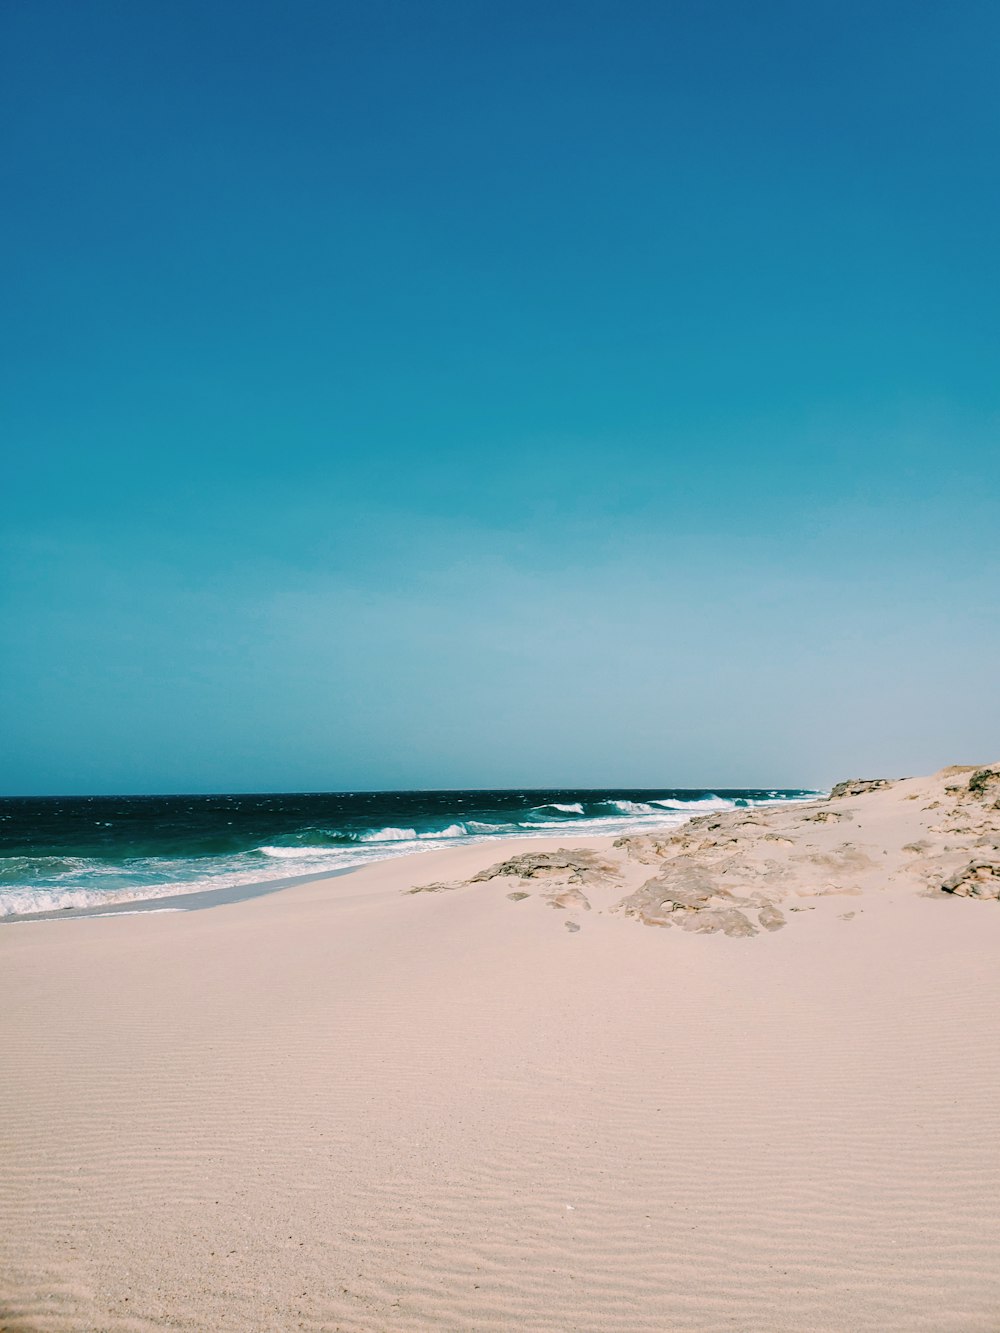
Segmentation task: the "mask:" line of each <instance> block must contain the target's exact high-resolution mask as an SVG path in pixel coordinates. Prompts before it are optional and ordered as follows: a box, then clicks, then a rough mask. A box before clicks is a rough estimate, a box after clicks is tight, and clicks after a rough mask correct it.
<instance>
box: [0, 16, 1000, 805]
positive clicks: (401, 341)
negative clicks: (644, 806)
mask: <svg viewBox="0 0 1000 1333" xmlns="http://www.w3.org/2000/svg"><path fill="white" fill-rule="evenodd" d="M998 57H1000V6H998V5H997V4H996V3H995V0H984V2H983V3H979V2H977V0H965V2H963V0H957V2H952V3H945V0H939V3H925V2H924V0H903V2H902V3H892V2H887V3H883V2H881V0H874V2H873V0H863V2H861V3H855V0H837V2H835V3H825V2H823V0H808V3H803V2H802V0H794V3H782V2H768V0H760V2H759V3H755V2H750V3H747V0H729V2H726V0H718V2H715V3H713V0H675V2H673V3H671V2H669V0H657V2H656V3H634V2H633V3H630V2H629V0H624V2H622V0H616V2H614V3H590V2H588V0H573V3H569V2H568V0H566V2H563V0H548V2H547V3H542V4H540V3H538V2H537V0H532V3H522V2H521V0H503V2H502V3H500V2H499V0H497V2H496V3H481V2H479V0H448V2H447V3H440V2H438V0H420V3H418V4H413V3H408V2H403V0H398V2H397V0H393V2H391V3H388V2H386V0H364V3H360V2H358V0H336V2H333V0H322V2H321V3H313V2H312V0H269V2H268V3H262V2H261V0H238V2H237V0H231V2H227V3H222V2H221V0H197V2H195V0H141V3H127V2H126V0H120V2H118V3H108V2H107V0H87V2H86V3H80V2H79V0H65V2H60V0H31V2H30V3H27V0H25V2H20V3H8V4H5V5H3V7H2V10H0V116H2V123H3V126H4V130H3V135H2V140H0V169H2V181H3V196H4V198H3V204H2V207H0V244H2V253H3V278H2V291H0V339H2V384H0V432H2V447H3V463H2V472H0V525H2V538H0V556H2V587H0V635H2V647H0V672H2V678H0V687H2V688H0V710H2V712H0V791H3V792H5V793H7V794H19V793H25V794H27V793H43V792H64V793H68V792H114V791H122V792H124V791H136V792H143V791H209V790H271V789H278V790H293V789H309V790H317V789H344V788H347V789H352V788H366V787H422V786H428V787H452V786H472V785H482V786H494V785H495V786H514V785H531V786H544V785H550V784H553V785H554V784H567V785H571V784H581V785H592V786H601V785H605V784H608V785H610V784H630V785H664V786H670V785H705V786H715V785H719V786H723V785H728V786H733V785H743V784H752V785H758V784H759V785H772V784H780V785H788V786H798V785H804V786H814V785H824V784H826V783H828V782H831V781H833V780H835V779H837V778H839V777H846V776H850V775H853V774H856V773H861V774H875V773H899V772H917V771H924V770H928V769H931V768H935V767H938V766H940V765H941V764H944V763H949V762H955V761H967V762H975V761H978V760H991V759H997V758H1000V611H998V605H1000V461H998V458H1000V447H998V446H1000V430H998V426H1000V410H998V409H1000V358H998V351H1000V336H998V334H1000V316H998V312H1000V187H998V164H1000V134H998V131H1000V98H998V95H997V68H998Z"/></svg>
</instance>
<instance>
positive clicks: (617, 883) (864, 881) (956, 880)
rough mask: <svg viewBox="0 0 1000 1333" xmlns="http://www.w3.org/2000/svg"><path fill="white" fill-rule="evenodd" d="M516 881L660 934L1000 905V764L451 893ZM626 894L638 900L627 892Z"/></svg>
mask: <svg viewBox="0 0 1000 1333" xmlns="http://www.w3.org/2000/svg"><path fill="white" fill-rule="evenodd" d="M497 881H502V882H503V883H504V884H506V885H507V886H509V887H511V888H512V889H513V890H514V891H513V892H511V893H509V894H508V895H507V896H508V897H509V898H511V899H512V900H513V901H515V902H523V901H525V900H526V899H528V898H531V897H537V898H538V899H540V900H541V901H542V903H543V904H545V905H547V906H549V907H553V908H556V909H558V910H570V911H572V910H573V909H577V910H581V911H591V910H592V909H593V908H594V907H597V908H598V910H601V911H607V912H611V913H620V914H623V915H625V916H627V917H631V918H634V919H635V920H636V921H640V922H642V923H643V924H644V925H647V926H660V927H667V928H670V927H673V928H679V929H681V930H687V931H697V932H699V933H709V934H712V933H715V932H722V933H723V934H725V935H730V936H754V935H757V934H758V933H759V932H760V931H761V930H762V929H763V930H767V931H773V930H780V929H781V928H782V926H784V925H785V924H786V923H787V920H788V918H787V916H786V913H787V912H796V911H806V910H809V902H808V900H809V899H810V898H816V897H819V896H825V895H829V894H841V895H849V896H855V895H861V894H864V893H868V892H878V891H885V890H890V889H902V890H908V891H912V892H916V893H922V894H932V895H937V894H940V893H950V894H955V895H957V896H961V897H973V898H992V899H1000V764H993V765H988V766H986V767H983V768H980V767H976V766H974V765H969V766H961V765H956V766H953V767H950V768H944V769H942V770H941V771H940V772H939V773H936V774H934V775H933V777H927V778H900V779H889V778H854V779H849V780H848V781H846V782H840V783H838V784H837V785H836V786H835V787H834V788H833V790H832V791H831V793H830V796H829V797H827V798H826V799H825V800H823V801H817V802H810V803H809V804H802V805H793V806H783V807H777V806H774V807H763V808H757V809H739V810H733V811H728V812H726V813H722V814H714V813H713V814H710V815H701V816H698V817H696V818H694V819H691V820H689V821H688V822H687V823H686V824H684V825H683V826H682V827H681V828H678V829H676V830H674V831H672V832H664V833H662V834H646V835H641V836H632V837H624V838H619V839H618V840H617V841H616V842H615V843H614V846H613V847H612V848H611V849H610V850H609V851H607V852H602V853H597V852H593V851H589V850H586V849H565V848H560V849H559V850H558V851H556V852H526V853H524V854H522V855H520V856H515V857H513V858H511V859H510V860H507V861H501V862H499V863H497V864H496V865H492V866H489V867H488V868H487V869H485V870H481V871H480V872H479V873H478V874H476V875H473V876H472V878H471V879H468V880H459V881H454V882H451V883H437V884H426V885H419V886H417V887H416V888H413V889H410V890H408V892H410V893H426V892H440V891H443V890H454V889H466V888H474V887H476V886H478V885H482V884H488V883H493V882H497ZM623 890H624V894H623Z"/></svg>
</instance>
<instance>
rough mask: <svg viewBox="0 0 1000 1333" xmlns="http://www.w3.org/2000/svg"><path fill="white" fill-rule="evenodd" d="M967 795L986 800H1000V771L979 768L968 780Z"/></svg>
mask: <svg viewBox="0 0 1000 1333" xmlns="http://www.w3.org/2000/svg"><path fill="white" fill-rule="evenodd" d="M969 795H970V796H975V797H977V798H983V797H985V798H987V799H990V798H993V797H997V798H1000V769H997V768H980V769H979V770H978V771H977V772H975V773H973V775H972V777H971V778H970V779H969ZM998 808H1000V807H998Z"/></svg>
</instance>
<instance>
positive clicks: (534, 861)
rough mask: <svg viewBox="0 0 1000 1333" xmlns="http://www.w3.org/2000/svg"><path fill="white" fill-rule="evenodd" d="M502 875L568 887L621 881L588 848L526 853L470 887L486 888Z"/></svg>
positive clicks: (484, 873)
mask: <svg viewBox="0 0 1000 1333" xmlns="http://www.w3.org/2000/svg"><path fill="white" fill-rule="evenodd" d="M502 875H510V876H512V877H513V878H514V879H551V878H556V877H558V878H559V879H561V880H564V881H565V882H566V883H567V884H603V883H606V882H607V880H608V879H617V878H618V872H617V870H616V869H615V867H614V866H613V865H610V864H609V863H608V862H607V861H602V860H601V858H600V857H599V856H597V855H596V853H594V852H590V851H587V850H586V849H585V848H577V849H575V850H572V851H567V850H566V849H565V848H563V847H560V848H559V850H558V851H557V852H524V853H523V854H522V855H521V856H512V857H511V858H510V860H509V861H498V862H497V863H496V865H492V866H489V867H488V868H487V869H486V870H480V872H479V874H478V875H473V876H472V878H471V879H470V880H469V883H470V884H483V883H486V882H487V881H488V880H491V879H498V878H499V877H500V876H502Z"/></svg>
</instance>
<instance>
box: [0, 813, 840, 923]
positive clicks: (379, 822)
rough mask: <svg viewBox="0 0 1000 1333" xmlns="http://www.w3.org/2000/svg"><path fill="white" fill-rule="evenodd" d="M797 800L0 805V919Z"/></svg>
mask: <svg viewBox="0 0 1000 1333" xmlns="http://www.w3.org/2000/svg"><path fill="white" fill-rule="evenodd" d="M816 795H817V793H815V792H808V791H803V790H797V789H796V790H764V789H739V790H732V789H725V790H723V789H720V790H717V791H707V790H680V789H673V788H669V787H661V788H649V789H641V790H637V789H625V788H608V789H600V790H594V789H587V790H580V789H560V790H552V789H547V790H538V791H532V790H520V791H409V792H406V791H397V792H317V793H295V794H274V793H272V794H266V793H264V794H258V795H231V796H226V795H221V796H93V797H78V796H73V797H56V796H53V797H43V798H40V797H8V798H3V799H0V916H9V915H17V914H22V913H30V912H38V911H50V910H53V909H59V908H67V907H93V906H98V905H101V904H105V903H107V904H114V903H121V902H128V901H134V900H138V899H147V898H156V897H163V896H166V895H169V894H176V893H178V892H196V891H200V890H204V889H213V888H218V889H223V888H233V887H236V886H239V885H244V884H254V883H260V882H262V881H267V880H273V879H285V878H288V877H291V876H295V875H309V874H322V873H323V872H324V871H331V870H341V869H349V868H350V867H352V866H358V865H363V864H365V863H366V862H368V861H373V860H380V859H384V858H386V857H390V856H399V855H403V854H405V853H408V852H414V851H428V850H430V849H432V848H435V847H442V846H449V845H457V844H462V843H471V842H489V841H490V840H493V839H496V838H503V837H511V836H518V837H552V836H558V835H560V834H565V835H566V836H567V837H572V836H573V835H574V834H610V835H618V834H622V833H630V832H642V831H645V830H649V829H653V828H669V827H671V826H673V825H677V824H680V823H683V822H684V820H685V819H688V818H690V817H691V816H692V815H695V814H702V813H705V812H707V811H710V810H729V809H734V808H736V807H739V806H752V805H759V804H765V803H766V804H770V803H772V802H786V801H802V800H809V799H812V798H814V797H815V796H816Z"/></svg>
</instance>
